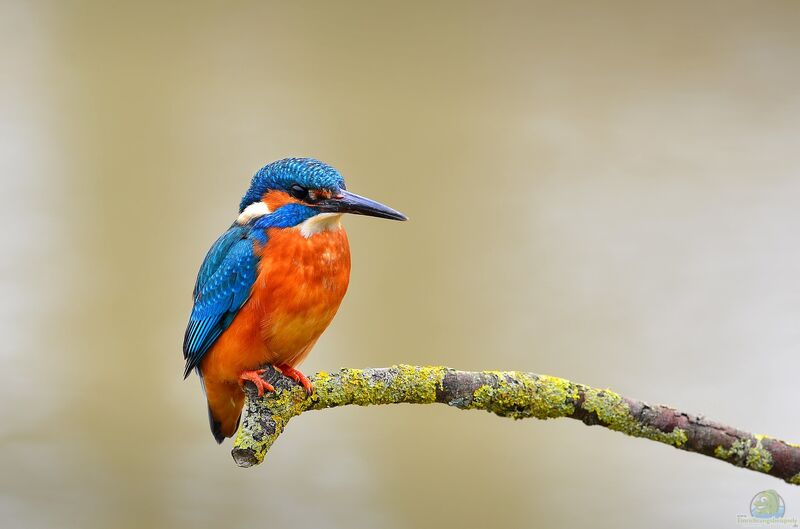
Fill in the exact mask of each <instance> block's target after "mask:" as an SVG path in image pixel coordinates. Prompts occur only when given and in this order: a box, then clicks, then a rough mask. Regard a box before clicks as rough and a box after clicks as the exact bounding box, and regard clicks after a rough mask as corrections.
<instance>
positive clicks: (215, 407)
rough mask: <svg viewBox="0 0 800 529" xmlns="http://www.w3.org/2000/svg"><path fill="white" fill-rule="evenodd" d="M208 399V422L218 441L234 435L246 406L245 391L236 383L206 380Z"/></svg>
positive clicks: (220, 441)
mask: <svg viewBox="0 0 800 529" xmlns="http://www.w3.org/2000/svg"><path fill="white" fill-rule="evenodd" d="M204 382H205V390H206V399H208V423H209V425H210V426H211V433H212V434H213V435H214V439H215V440H216V441H217V443H220V444H221V443H222V441H224V440H225V438H226V437H233V435H234V434H235V433H236V430H238V429H239V418H240V417H241V415H242V406H244V392H243V391H242V388H240V387H239V386H238V385H236V384H227V383H213V382H210V381H208V380H205V381H204Z"/></svg>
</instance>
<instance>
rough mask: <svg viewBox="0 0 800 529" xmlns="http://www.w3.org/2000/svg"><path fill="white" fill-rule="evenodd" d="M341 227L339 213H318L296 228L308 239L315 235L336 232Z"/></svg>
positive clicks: (340, 215)
mask: <svg viewBox="0 0 800 529" xmlns="http://www.w3.org/2000/svg"><path fill="white" fill-rule="evenodd" d="M341 227H342V214H341V213H319V214H317V215H314V216H313V217H311V218H310V219H306V220H304V221H303V222H302V223H301V224H300V225H299V226H298V228H299V229H300V233H301V234H302V235H303V237H305V238H306V239H308V238H309V237H311V236H312V235H314V234H316V233H320V232H323V231H331V230H338V229H339V228H341Z"/></svg>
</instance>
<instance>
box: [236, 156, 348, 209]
mask: <svg viewBox="0 0 800 529" xmlns="http://www.w3.org/2000/svg"><path fill="white" fill-rule="evenodd" d="M293 184H298V185H301V186H303V187H305V188H307V189H330V190H331V191H334V192H336V191H338V190H340V189H345V184H344V178H342V175H341V174H339V171H337V170H336V169H334V168H333V167H331V166H330V165H328V164H326V163H324V162H320V161H319V160H315V159H313V158H285V159H283V160H278V161H277V162H272V163H271V164H268V165H265V166H264V167H262V168H261V169H260V170H259V171H258V172H257V173H256V174H255V175H253V179H252V180H251V181H250V188H249V189H248V190H247V193H245V195H244V197H242V202H241V204H239V211H240V212H242V211H244V208H246V207H247V206H249V205H250V204H252V203H253V202H257V201H259V200H261V197H263V196H264V193H266V192H267V191H269V190H273V189H275V190H281V191H288V190H289V188H290V187H291V186H292V185H293Z"/></svg>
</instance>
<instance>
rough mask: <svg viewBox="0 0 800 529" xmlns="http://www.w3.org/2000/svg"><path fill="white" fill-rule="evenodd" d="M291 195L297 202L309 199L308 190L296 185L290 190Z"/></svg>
mask: <svg viewBox="0 0 800 529" xmlns="http://www.w3.org/2000/svg"><path fill="white" fill-rule="evenodd" d="M289 194H290V195H292V196H293V197H294V198H296V199H297V200H305V199H307V198H308V189H306V188H305V187H303V186H301V185H297V184H294V185H293V186H292V187H291V188H290V189H289Z"/></svg>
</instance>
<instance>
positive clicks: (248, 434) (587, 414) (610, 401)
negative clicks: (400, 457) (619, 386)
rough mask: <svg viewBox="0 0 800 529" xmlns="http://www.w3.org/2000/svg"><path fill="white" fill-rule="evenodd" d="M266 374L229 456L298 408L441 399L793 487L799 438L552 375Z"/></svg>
mask: <svg viewBox="0 0 800 529" xmlns="http://www.w3.org/2000/svg"><path fill="white" fill-rule="evenodd" d="M265 379H266V380H267V381H269V382H270V383H271V384H272V385H274V386H275V389H276V392H275V393H272V394H268V395H265V396H264V397H258V396H257V393H256V391H255V387H254V386H253V385H252V384H250V383H248V384H247V386H246V391H247V401H246V403H245V407H244V411H243V415H242V427H241V428H240V429H239V433H238V435H237V437H236V440H235V441H234V446H233V450H232V455H233V459H234V460H235V461H236V464H238V465H239V466H242V467H250V466H253V465H257V464H259V463H261V462H262V461H263V460H264V456H265V455H266V453H267V451H268V450H269V449H270V447H271V446H272V444H273V443H274V442H275V440H276V439H277V438H278V436H279V435H280V434H281V433H282V432H283V430H284V428H285V427H286V424H287V423H288V422H289V420H290V419H292V418H293V417H295V416H297V415H300V414H301V413H303V412H306V411H310V410H322V409H325V408H335V407H338V406H347V405H358V406H371V405H374V404H400V403H406V404H431V403H441V404H447V405H448V406H451V407H454V408H459V409H462V410H468V409H476V410H485V411H489V412H491V413H494V414H496V415H499V416H501V417H510V418H512V419H525V418H529V417H533V418H537V419H553V418H558V417H568V418H572V419H578V420H580V421H582V422H583V423H585V424H587V425H590V426H591V425H599V426H604V427H606V428H608V429H611V430H615V431H618V432H622V433H624V434H627V435H630V436H632V437H641V438H644V439H650V440H652V441H658V442H659V443H664V444H668V445H672V446H674V447H676V448H679V449H681V450H686V451H688V452H696V453H699V454H703V455H706V456H709V457H713V458H716V459H719V460H722V461H726V462H728V463H731V464H733V465H736V466H739V467H743V468H747V469H750V470H754V471H756V472H762V473H764V474H769V475H771V476H775V477H777V478H780V479H782V480H784V481H786V482H788V483H792V484H794V485H800V446H798V445H794V444H789V443H786V442H784V441H780V440H778V439H774V438H771V437H767V436H764V435H754V434H751V433H747V432H743V431H741V430H737V429H735V428H732V427H730V426H725V425H723V424H719V423H716V422H713V421H709V420H707V419H705V418H704V417H702V416H697V415H691V414H688V413H684V412H680V411H677V410H675V409H672V408H669V407H666V406H661V405H649V404H646V403H644V402H641V401H638V400H634V399H630V398H627V397H622V396H620V395H618V394H617V393H614V392H613V391H610V390H608V389H596V388H593V387H590V386H587V385H584V384H577V383H575V382H570V381H569V380H565V379H563V378H558V377H552V376H547V375H537V374H534V373H523V372H519V371H457V370H455V369H450V368H447V367H441V366H433V367H419V366H409V365H396V366H392V367H386V368H373V369H341V370H340V371H338V372H337V373H333V374H328V373H325V372H320V373H317V374H316V375H314V376H312V377H311V381H312V383H313V384H314V393H313V395H311V396H308V395H306V393H305V391H304V390H303V389H302V388H300V387H299V386H297V385H296V384H295V383H294V382H292V381H291V380H289V379H288V378H286V377H283V376H282V375H280V374H279V373H278V372H276V371H274V370H269V371H268V373H267V374H266V375H265Z"/></svg>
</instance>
